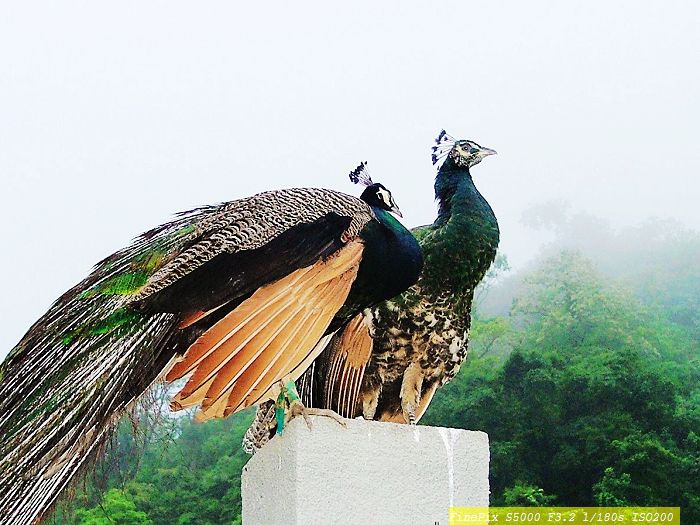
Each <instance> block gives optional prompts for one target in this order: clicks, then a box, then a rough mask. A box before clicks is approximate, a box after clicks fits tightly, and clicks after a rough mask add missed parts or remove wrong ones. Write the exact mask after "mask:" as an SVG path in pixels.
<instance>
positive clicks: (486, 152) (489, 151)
mask: <svg viewBox="0 0 700 525" xmlns="http://www.w3.org/2000/svg"><path fill="white" fill-rule="evenodd" d="M495 154H496V150H495V149H491V148H481V149H480V150H479V156H480V157H481V158H484V157H488V156H489V155H495Z"/></svg>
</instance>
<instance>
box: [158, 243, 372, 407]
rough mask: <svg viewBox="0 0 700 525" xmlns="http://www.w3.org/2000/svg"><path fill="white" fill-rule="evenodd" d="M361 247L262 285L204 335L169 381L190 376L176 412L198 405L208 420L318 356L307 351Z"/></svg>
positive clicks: (351, 275) (344, 291)
mask: <svg viewBox="0 0 700 525" xmlns="http://www.w3.org/2000/svg"><path fill="white" fill-rule="evenodd" d="M362 250H363V245H362V243H361V242H359V241H354V242H351V243H349V244H348V245H347V246H345V247H344V248H342V249H341V250H339V251H338V252H337V253H336V254H334V255H333V256H332V257H329V258H328V259H326V260H325V261H324V260H321V261H318V262H317V263H316V264H314V265H312V266H308V267H306V268H301V269H299V270H296V271H295V272H293V273H291V274H289V275H288V276H286V277H284V278H282V279H279V280H278V281H275V282H273V283H270V284H268V285H266V286H263V287H261V288H259V289H258V290H257V291H256V292H255V293H253V295H252V296H251V297H249V298H248V299H246V300H245V301H243V302H242V303H241V304H240V305H239V306H238V307H236V308H235V309H234V310H233V311H231V312H229V313H228V314H227V315H226V316H225V317H224V318H223V319H221V320H220V321H218V322H217V323H216V324H215V325H214V326H212V327H211V328H210V329H209V330H207V331H206V332H204V333H203V334H202V335H201V336H200V337H199V338H198V339H197V340H196V341H195V342H194V343H193V344H192V345H191V346H190V348H189V349H188V350H187V352H185V355H184V356H183V358H182V360H181V361H180V362H178V363H176V364H175V365H174V366H173V368H172V369H171V370H170V371H169V373H168V374H167V376H166V379H167V380H168V381H173V380H175V379H179V378H181V377H184V376H185V375H187V374H190V373H191V374H192V375H191V377H190V378H189V380H188V382H187V384H186V385H185V387H184V388H183V389H182V390H181V391H180V392H179V393H178V394H177V395H176V396H175V398H174V399H173V403H172V406H173V408H175V409H178V408H183V407H186V406H193V405H196V404H200V403H201V404H202V413H200V418H202V419H209V418H211V417H224V416H226V415H228V414H230V413H233V412H236V411H238V410H241V409H243V408H245V407H247V406H250V405H251V404H255V403H258V402H260V401H261V400H264V399H269V398H271V397H274V395H276V389H277V385H276V383H277V382H279V381H280V380H281V379H282V378H284V377H286V376H287V375H289V374H290V372H292V371H293V370H296V369H298V368H299V365H300V364H301V362H302V361H306V360H309V359H311V358H315V357H316V356H315V355H313V356H310V355H309V354H313V353H314V351H316V350H315V349H316V347H317V343H318V341H319V340H320V339H321V338H322V337H323V335H324V333H325V331H326V330H327V329H328V326H329V325H330V323H331V321H332V320H333V317H334V316H335V314H336V313H337V312H338V310H339V309H340V307H341V306H342V305H343V303H344V302H345V300H346V299H347V296H348V293H349V292H350V287H351V286H352V283H353V282H354V280H355V278H356V277H357V271H358V268H359V264H360V260H361V258H362ZM322 348H323V347H322V346H321V347H320V348H319V349H318V350H317V351H316V353H319V352H320V350H321V349H322ZM302 371H303V370H302Z"/></svg>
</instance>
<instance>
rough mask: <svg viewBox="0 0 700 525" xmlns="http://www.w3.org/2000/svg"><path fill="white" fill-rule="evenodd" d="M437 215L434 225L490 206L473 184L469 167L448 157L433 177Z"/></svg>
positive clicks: (442, 223) (443, 223) (440, 224)
mask: <svg viewBox="0 0 700 525" xmlns="http://www.w3.org/2000/svg"><path fill="white" fill-rule="evenodd" d="M435 198H436V200H437V202H438V215H437V218H436V219H435V223H434V225H435V226H438V227H439V226H444V225H446V224H447V223H448V222H450V220H451V219H452V218H454V217H462V216H465V215H473V214H474V213H475V212H476V213H479V212H484V211H486V209H485V208H488V211H490V207H489V206H488V203H487V202H486V199H484V197H483V196H482V195H481V193H479V191H478V190H477V189H476V186H474V181H473V180H472V176H471V173H469V168H464V167H461V166H458V165H456V164H455V163H454V161H453V160H452V159H450V158H448V159H447V160H446V161H445V162H444V164H443V165H442V167H441V168H440V171H439V172H438V174H437V177H435Z"/></svg>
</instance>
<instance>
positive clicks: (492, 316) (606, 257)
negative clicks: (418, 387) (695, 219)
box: [53, 216, 700, 525]
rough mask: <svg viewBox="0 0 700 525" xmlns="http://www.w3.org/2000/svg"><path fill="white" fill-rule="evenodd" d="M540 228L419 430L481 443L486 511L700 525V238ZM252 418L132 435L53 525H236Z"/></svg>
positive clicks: (145, 422)
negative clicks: (618, 509) (610, 513)
mask: <svg viewBox="0 0 700 525" xmlns="http://www.w3.org/2000/svg"><path fill="white" fill-rule="evenodd" d="M535 219H536V220H535ZM535 219H533V222H536V223H537V224H538V225H540V226H545V227H547V226H549V227H550V229H552V234H553V241H552V242H551V244H550V245H548V246H547V248H546V249H545V250H544V251H543V252H542V254H541V255H540V256H539V257H538V258H537V259H536V260H535V262H534V263H532V264H531V265H530V266H529V267H528V268H527V269H524V270H522V271H519V272H517V273H513V272H509V271H508V270H507V264H506V263H505V259H504V258H500V259H499V264H498V266H497V268H496V271H494V272H492V274H491V277H490V278H489V280H488V282H487V284H486V286H485V287H484V289H483V290H481V292H480V293H479V294H478V298H479V299H478V301H479V303H480V304H479V307H478V308H477V310H476V314H475V319H474V325H473V331H472V336H471V337H472V341H471V346H470V348H471V350H470V357H469V359H468V362H467V364H466V365H465V366H464V367H463V368H462V370H461V372H460V373H459V375H458V376H457V377H456V378H455V380H454V381H453V382H452V383H451V384H449V385H448V386H447V387H445V388H443V389H441V390H440V391H439V392H438V394H437V395H436V398H435V400H434V402H433V404H432V405H431V408H430V410H429V411H428V413H427V414H426V416H425V417H424V419H423V420H422V422H421V424H429V425H442V426H449V427H458V428H467V429H478V430H484V431H486V432H488V434H489V436H490V440H491V454H492V460H491V487H492V504H523V505H530V504H557V505H625V504H639V505H680V506H682V507H683V508H684V522H687V523H700V386H699V379H700V360H699V359H698V356H699V355H700V236H698V234H697V233H694V232H690V231H684V230H682V229H681V228H679V227H678V226H677V225H675V224H669V223H663V222H650V223H649V224H647V225H645V226H644V227H640V228H635V229H630V230H625V231H621V232H620V231H613V230H612V229H610V228H608V227H606V226H605V225H604V224H603V223H599V222H596V220H595V219H592V218H590V217H586V216H578V217H568V216H557V217H554V218H552V217H549V218H547V217H541V216H540V217H536V218H535ZM552 225H556V227H552ZM499 274H500V275H499ZM152 406H155V407H159V406H161V404H160V403H158V402H155V401H154V402H153V404H152ZM251 418H252V414H250V413H245V414H242V415H237V416H235V417H232V418H229V419H228V420H224V421H216V422H213V423H206V424H196V423H194V422H192V420H191V419H190V418H188V417H183V418H172V417H170V416H168V415H167V414H166V413H164V412H163V411H161V410H154V409H151V410H149V411H147V412H141V413H139V414H137V415H135V416H133V417H132V418H131V419H129V420H125V421H124V422H123V424H122V426H121V428H120V431H119V434H118V436H117V439H115V443H114V445H113V446H112V447H111V448H110V449H109V450H108V451H107V453H106V456H105V459H104V461H102V462H101V463H100V465H99V467H98V469H97V471H96V472H95V473H94V474H92V475H89V476H88V477H87V478H86V480H85V482H84V483H83V484H82V485H81V486H79V487H77V488H76V490H75V494H74V495H73V497H72V499H70V500H68V501H66V502H64V503H63V504H61V505H60V506H59V508H58V509H57V512H56V513H55V515H54V516H53V523H55V524H59V523H61V524H63V523H67V524H79V525H98V524H99V525H102V524H113V523H118V524H124V525H136V524H139V525H147V524H158V525H161V524H162V525H171V524H179V525H187V524H202V525H209V524H211V525H215V524H216V525H218V524H232V523H239V522H240V508H241V502H240V473H241V469H242V467H243V465H244V464H245V462H246V460H247V456H245V455H244V454H243V452H242V451H241V449H240V441H241V437H242V435H243V432H244V431H245V429H246V427H247V425H248V423H249V421H250V420H251Z"/></svg>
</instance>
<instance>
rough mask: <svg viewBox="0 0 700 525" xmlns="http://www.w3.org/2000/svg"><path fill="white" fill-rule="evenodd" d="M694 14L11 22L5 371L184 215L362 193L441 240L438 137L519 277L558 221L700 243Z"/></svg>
mask: <svg viewBox="0 0 700 525" xmlns="http://www.w3.org/2000/svg"><path fill="white" fill-rule="evenodd" d="M699 21H700V10H699V8H698V7H697V3H696V2H691V1H687V2H680V1H678V2H674V1H665V2H657V1H654V2H651V1H635V2H612V1H609V0H608V1H591V0H588V1H585V2H583V1H582V2H572V1H560V2H555V1H549V2H532V1H530V2H523V1H510V2H484V1H480V2H473V1H464V0H462V1H459V2H451V1H441V2H408V1H403V2H388V1H373V2H363V1H353V2H333V1H324V2H304V1H298V2H289V1H286V2H274V1H266V2H246V3H245V4H244V3H243V2H233V1H228V2H223V1H207V2H183V1H173V0H168V1H159V2H153V1H146V0H139V1H120V2H104V1H85V2H73V1H62V2H32V1H22V2H19V1H15V2H11V1H6V2H2V3H0V177H1V179H0V180H1V182H2V192H1V194H0V220H2V224H3V237H2V241H3V242H2V245H3V248H2V255H3V256H2V258H1V259H0V287H1V289H2V291H3V293H2V295H0V306H1V307H2V313H3V315H2V320H0V357H1V356H3V355H4V354H5V353H7V351H9V349H10V348H11V347H12V346H13V345H14V344H15V343H16V342H17V341H18V340H19V338H20V337H21V336H22V335H23V333H24V332H25V331H26V330H27V328H28V327H29V326H30V325H31V323H32V322H34V321H35V320H36V319H37V318H38V317H39V316H40V315H41V314H42V313H43V312H44V311H45V310H46V308H47V307H48V306H49V304H50V303H51V302H52V301H53V300H54V299H55V298H56V297H57V296H59V295H60V294H61V293H62V292H63V291H65V290H66V289H67V288H69V287H70V286H72V285H73V284H75V283H76V282H77V281H79V280H80V279H81V278H82V277H84V276H85V274H86V273H87V272H88V271H89V270H90V268H91V266H92V264H93V263H95V262H96V261H98V260H99V259H101V258H102V257H104V256H106V255H108V254H109V253H111V252H113V251H115V250H116V249H118V248H120V247H122V246H123V245H125V244H127V243H128V242H129V240H130V239H131V238H132V237H134V236H135V235H137V234H138V233H140V232H141V231H143V230H145V229H148V228H150V227H152V226H154V225H156V224H159V223H161V222H163V221H164V220H167V219H168V218H169V216H170V215H171V214H172V213H174V212H176V211H180V210H184V209H189V208H192V207H194V206H197V205H200V204H208V203H214V202H218V201H223V200H232V199H236V198H239V197H244V196H247V195H250V194H253V193H256V192H258V191H263V190H266V189H270V188H280V187H292V186H323V187H328V188H334V189H339V190H342V191H346V192H348V193H354V194H357V193H358V190H357V188H354V187H353V186H352V185H351V184H350V183H349V181H348V180H347V173H348V172H349V171H350V170H351V169H352V168H354V167H355V166H356V165H357V164H358V163H359V162H360V161H363V160H367V161H368V162H369V167H370V170H371V172H372V174H373V177H374V179H375V181H381V182H383V183H384V184H385V185H386V186H387V187H389V188H390V189H391V190H392V192H393V194H394V197H395V199H396V200H397V202H398V203H399V205H400V206H401V208H402V211H403V212H404V216H405V217H406V218H405V221H404V222H405V223H406V224H407V225H408V226H414V225H417V224H424V223H428V222H431V221H432V220H433V218H434V213H435V207H434V203H433V198H432V179H433V176H434V170H433V168H432V166H431V164H430V151H429V148H430V146H431V141H432V139H433V137H434V136H435V135H436V134H437V133H438V132H439V131H440V129H441V128H443V127H444V128H445V129H447V131H448V132H449V133H451V134H452V135H454V136H456V137H458V138H470V139H473V140H475V141H477V142H479V143H480V144H482V145H484V146H488V147H491V148H494V149H496V150H498V152H499V154H498V155H497V156H496V157H491V158H488V159H486V160H485V161H484V162H483V163H482V164H481V165H479V166H477V167H476V168H475V169H474V170H473V175H474V179H475V181H476V184H477V186H478V187H479V189H480V190H481V192H482V193H483V194H484V195H485V196H486V198H487V199H488V200H489V202H490V203H491V205H492V207H493V208H494V210H495V212H496V215H497V216H498V218H499V222H500V226H501V231H502V242H501V248H502V250H503V251H504V252H505V253H506V254H507V255H509V257H510V259H511V262H512V263H513V264H514V265H515V266H516V267H517V266H518V265H521V264H522V263H523V262H525V261H526V260H527V259H528V258H529V257H532V255H533V254H534V253H535V252H536V250H537V245H538V243H539V242H540V238H539V237H538V235H537V234H536V233H534V232H532V231H530V230H528V229H527V228H526V227H525V226H524V225H523V224H522V222H521V217H522V214H523V212H524V211H525V210H527V209H528V207H530V206H532V205H533V204H538V203H542V202H547V201H551V200H563V201H567V202H569V203H571V207H572V208H573V209H575V210H581V211H588V212H590V213H593V214H595V215H598V216H601V217H604V218H607V219H609V220H610V221H611V222H612V223H613V224H614V225H627V224H635V223H637V222H641V221H642V220H644V219H645V218H647V217H650V216H658V217H669V218H674V219H677V220H678V221H680V222H681V223H683V224H685V225H687V226H690V227H692V228H696V229H700V210H699V209H698V208H699V204H698V203H699V199H700V183H699V182H698V178H699V177H700V169H699V168H700V147H698V141H699V140H700V134H699V133H698V126H699V124H698V123H700V96H699V95H700V67H699V66H700V31H698V23H699Z"/></svg>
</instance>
